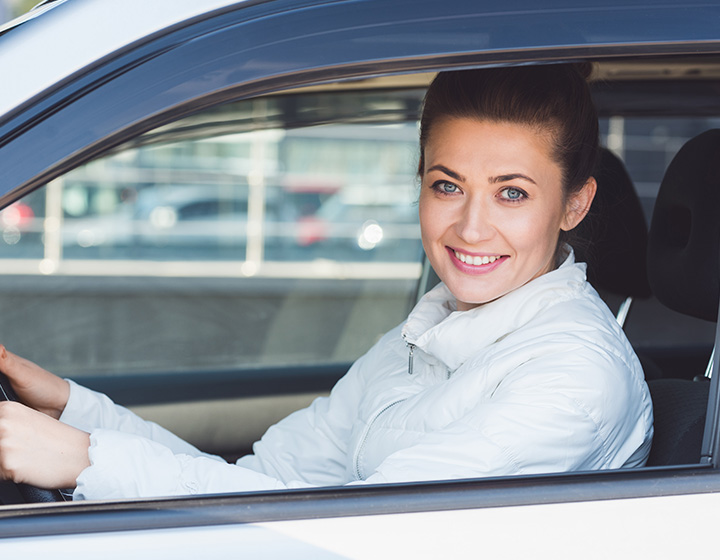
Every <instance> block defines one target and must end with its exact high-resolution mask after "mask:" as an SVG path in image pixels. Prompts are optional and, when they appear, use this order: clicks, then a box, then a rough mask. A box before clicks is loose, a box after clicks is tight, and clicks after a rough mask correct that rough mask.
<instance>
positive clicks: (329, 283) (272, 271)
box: [0, 89, 720, 376]
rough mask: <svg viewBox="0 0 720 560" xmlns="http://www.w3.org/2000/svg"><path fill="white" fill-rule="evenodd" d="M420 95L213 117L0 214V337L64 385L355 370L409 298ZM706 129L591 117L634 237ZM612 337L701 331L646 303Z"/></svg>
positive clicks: (325, 101)
mask: <svg viewBox="0 0 720 560" xmlns="http://www.w3.org/2000/svg"><path fill="white" fill-rule="evenodd" d="M422 95H423V91H422V90H418V89H407V90H398V91H380V90H377V91H374V90H368V91H337V92H333V93H305V94H302V93H297V94H293V95H278V96H270V97H267V98H262V99H255V100H248V101H241V102H235V103H230V104H226V105H223V106H220V107H216V108H212V109H210V110H206V111H203V112H200V113H197V114H195V115H191V116H189V117H187V118H184V119H181V120H179V121H177V122H174V123H171V124H169V125H167V126H164V127H161V128H158V129H156V130H153V131H151V132H149V133H147V134H144V135H142V136H140V137H138V138H135V139H133V140H132V141H130V142H128V143H127V144H125V145H123V146H119V147H117V148H115V149H114V150H113V151H112V152H111V153H108V154H106V155H105V156H104V157H102V158H100V159H97V160H95V161H92V162H89V163H87V164H86V165H83V166H81V167H79V168H77V169H75V170H73V171H71V172H70V173H68V174H66V175H65V176H63V177H60V178H58V179H56V180H54V181H53V182H52V183H50V184H48V185H46V186H45V187H43V188H41V189H38V190H37V191H35V192H33V193H31V194H29V195H28V196H26V197H25V198H23V199H22V200H21V201H19V202H16V203H15V204H13V205H12V206H10V207H8V208H6V209H5V210H3V211H2V212H0V263H1V266H2V270H3V274H1V275H0V312H2V313H3V318H4V320H5V324H7V325H12V327H13V328H12V329H7V330H6V333H5V334H4V339H3V341H2V342H3V343H4V344H7V345H8V347H10V348H11V349H13V350H15V351H16V352H18V353H20V354H22V355H27V356H28V357H31V358H32V359H34V360H36V361H38V362H39V363H41V364H43V365H45V366H46V367H48V368H50V369H53V370H54V371H57V372H58V373H60V374H64V375H72V376H82V375H92V374H102V375H105V374H107V375H112V374H125V373H150V372H172V371H183V370H185V371H198V370H211V369H212V370H218V369H235V368H245V367H256V366H272V365H293V364H295V365H300V364H302V365H309V364H324V363H334V362H350V361H352V360H354V359H355V358H357V357H358V356H359V355H361V354H362V353H363V352H364V351H365V350H367V349H368V348H369V347H370V346H371V345H372V344H373V343H374V342H375V341H376V340H377V339H378V337H379V336H381V335H382V334H383V333H384V332H386V331H387V330H388V329H390V328H392V327H393V326H395V325H396V324H398V323H399V322H400V321H402V320H403V318H404V317H405V316H406V314H407V311H408V310H409V308H410V307H411V305H412V303H413V300H414V295H415V286H416V282H417V279H418V278H419V275H420V271H421V261H422V248H421V244H420V241H419V226H418V222H417V204H416V199H417V195H418V190H417V189H418V185H417V178H416V168H417V161H418V154H417V119H418V114H419V107H420V104H421V100H422ZM719 125H720V119H717V118H692V117H678V116H674V117H628V116H605V117H603V118H602V119H601V132H602V141H603V144H604V145H606V146H608V147H609V148H610V149H611V150H613V151H614V152H615V153H616V154H618V155H619V156H620V157H621V158H622V159H623V160H624V161H625V164H626V166H627V169H628V171H629V173H630V175H631V177H632V178H633V180H634V183H635V186H636V189H637V190H638V193H639V195H640V198H641V201H642V203H643V207H644V209H645V213H646V217H647V220H648V224H649V223H650V219H651V215H652V208H653V205H654V200H655V197H656V195H657V191H658V188H659V185H660V181H661V179H662V176H663V173H664V171H665V169H666V167H667V165H668V164H669V163H670V161H671V159H672V157H673V156H674V154H675V153H676V152H677V150H678V149H679V148H680V146H682V144H683V143H684V142H685V141H686V140H687V139H689V138H691V137H692V136H694V135H696V134H698V133H699V132H702V131H703V130H707V129H709V128H715V127H718V126H719ZM611 307H612V305H611ZM626 332H627V333H628V336H629V337H630V339H631V342H632V343H633V344H634V345H635V346H636V348H643V347H655V348H661V347H678V346H684V347H688V348H690V347H698V346H701V347H706V346H708V347H709V346H712V340H713V325H711V324H709V323H706V322H703V321H696V320H693V319H690V318H687V317H684V316H681V315H678V314H675V313H673V312H671V311H669V310H667V309H665V308H664V307H663V306H661V305H660V304H659V303H658V302H657V301H655V300H654V299H653V298H651V299H650V300H647V301H636V302H635V304H634V306H633V311H632V313H631V316H630V317H629V319H628V321H627V323H626ZM38 340H42V341H43V343H42V344H38Z"/></svg>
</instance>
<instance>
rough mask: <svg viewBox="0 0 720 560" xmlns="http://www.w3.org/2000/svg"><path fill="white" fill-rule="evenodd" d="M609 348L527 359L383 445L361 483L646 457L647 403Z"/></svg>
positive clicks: (546, 469)
mask: <svg viewBox="0 0 720 560" xmlns="http://www.w3.org/2000/svg"><path fill="white" fill-rule="evenodd" d="M644 388H645V384H644V381H642V380H638V379H636V376H634V375H632V374H631V373H630V371H629V370H628V368H627V366H625V365H624V364H622V363H620V362H619V361H618V360H617V359H615V358H614V357H613V356H611V355H608V354H603V353H602V352H598V353H594V354H593V355H592V359H588V356H587V354H586V355H585V356H584V357H578V356H572V355H568V354H567V353H565V354H562V353H558V354H556V355H552V354H546V355H544V356H543V357H542V358H540V359H536V360H529V361H528V362H526V363H524V364H523V365H522V366H520V367H519V368H518V369H517V370H515V371H514V372H513V373H511V374H510V375H509V376H508V377H507V378H506V379H505V380H504V381H503V382H502V383H501V384H500V385H499V386H498V387H497V389H496V390H495V391H494V393H493V395H492V397H491V398H490V399H488V400H486V401H484V402H481V403H478V404H477V405H476V406H474V407H472V408H471V409H469V410H468V411H467V412H466V413H465V414H463V415H462V416H461V417H459V418H457V419H456V420H454V421H452V422H450V423H449V424H448V425H446V426H444V427H442V428H441V429H438V430H434V431H429V432H428V433H426V434H424V435H423V436H421V437H420V438H418V439H417V440H416V442H415V443H414V444H413V445H410V446H408V447H405V448H403V449H400V450H398V451H396V452H394V453H392V454H391V455H389V456H388V457H387V458H386V459H385V460H384V461H383V462H382V463H380V465H378V466H377V467H376V468H375V470H374V472H372V473H370V474H369V476H368V477H367V478H366V479H365V480H364V481H362V482H361V483H366V484H373V483H386V482H410V481H423V480H441V479H459V478H474V477H487V476H507V475H523V474H536V473H553V472H567V471H581V470H596V469H609V468H621V467H623V466H627V465H629V464H630V463H631V462H632V461H636V460H638V458H639V462H640V464H642V463H644V460H645V459H646V458H647V454H648V453H649V448H650V442H651V438H652V405H651V403H650V398H649V394H648V392H647V390H643V389H644Z"/></svg>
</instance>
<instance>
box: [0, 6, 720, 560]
mask: <svg viewBox="0 0 720 560" xmlns="http://www.w3.org/2000/svg"><path fill="white" fill-rule="evenodd" d="M718 21H720V2H717V1H708V2H701V3H697V4H693V5H682V4H679V3H677V2H670V1H668V0H652V1H650V0H635V1H633V2H628V1H627V0H604V1H603V2H600V1H598V0H582V1H581V0H577V1H576V2H567V1H566V0H544V1H543V2H541V3H538V2H529V1H525V0H523V1H519V2H516V3H514V4H512V5H511V4H508V3H507V2H499V1H497V0H482V1H478V0H448V1H446V2H431V1H427V0H412V1H410V0H390V1H388V0H384V1H380V0H336V1H329V0H267V1H263V2H255V1H251V0H247V1H238V0H206V1H204V2H196V1H192V0H154V2H152V3H147V2H144V1H141V0H125V1H124V2H122V3H118V2H112V1H110V0H54V1H46V2H43V3H42V4H40V5H39V6H38V8H36V9H35V10H33V11H31V12H29V13H28V14H27V15H26V16H23V17H21V18H19V19H18V20H15V21H13V22H10V23H9V24H7V25H5V26H3V27H0V75H2V76H3V87H2V88H0V169H2V179H0V208H5V210H4V211H3V212H5V213H4V214H2V215H1V216H0V221H2V224H5V226H3V227H7V223H8V222H12V221H13V220H14V219H16V218H17V220H18V221H17V223H16V224H15V225H14V227H15V228H16V230H3V231H11V233H12V235H10V236H9V237H8V238H7V239H10V240H11V241H12V240H15V242H14V243H8V241H7V239H5V242H4V243H1V242H0V310H1V311H2V317H3V325H4V328H3V329H2V335H1V337H2V340H0V342H1V343H3V344H5V345H7V346H8V348H10V349H12V350H13V351H15V352H17V353H19V354H21V355H24V356H27V357H28V358H30V359H32V360H34V361H36V362H38V363H40V364H41V365H43V366H44V367H46V368H48V369H50V370H51V371H54V372H56V373H58V374H61V375H64V376H68V377H72V378H73V379H76V380H78V381H80V382H82V383H83V384H85V385H87V386H89V387H91V388H94V389H98V390H101V391H103V392H106V393H107V394H109V395H110V396H111V397H112V398H113V399H114V400H116V401H117V402H119V403H121V404H123V405H126V406H129V407H131V408H132V409H133V410H135V411H136V412H138V413H139V414H140V415H141V416H143V417H146V418H148V419H151V420H154V421H157V422H159V423H160V424H162V425H164V426H166V427H167V428H169V429H171V430H172V431H174V432H175V433H178V434H179V435H181V436H182V437H184V438H186V439H187V440H189V441H191V442H192V443H194V444H196V445H198V446H199V447H201V448H202V449H204V450H207V451H209V452H213V453H218V454H221V455H223V456H224V457H226V458H227V459H229V460H232V459H234V458H236V457H238V456H241V455H243V454H245V453H247V452H248V450H249V448H250V446H251V444H252V442H253V441H255V440H256V439H257V438H258V437H259V436H260V435H261V434H262V433H263V432H264V430H265V429H267V427H268V426H270V425H271V424H273V423H274V422H276V421H277V420H279V419H280V418H282V417H284V416H286V415H287V414H289V413H290V412H292V411H294V410H297V409H299V408H301V407H303V406H305V405H307V404H308V403H309V402H311V401H312V400H313V399H314V398H315V397H316V396H318V395H323V394H327V392H328V391H329V390H330V388H331V387H332V386H333V384H334V383H335V382H336V381H337V380H338V379H339V378H340V377H341V376H342V375H343V374H344V373H345V371H346V370H347V368H348V366H349V364H350V363H352V361H353V360H355V359H356V358H357V357H358V356H360V355H361V354H362V353H363V352H365V351H366V350H367V349H368V348H369V347H370V346H372V344H374V343H375V342H376V341H377V339H378V337H380V336H381V335H382V334H383V333H384V332H386V331H387V330H389V329H390V328H392V327H394V326H395V325H397V324H398V323H399V322H400V321H402V320H403V318H404V317H405V316H406V314H407V312H408V310H409V308H410V307H411V306H412V305H413V304H414V302H415V301H416V300H417V298H418V296H419V295H422V294H423V293H424V292H425V291H426V290H427V289H428V288H429V287H430V286H431V285H432V284H433V282H434V281H436V278H434V274H433V271H432V270H431V268H430V267H429V265H428V263H427V262H425V261H424V260H423V259H422V256H421V252H420V251H419V245H418V244H417V243H419V242H418V241H417V239H416V240H415V242H416V245H415V247H417V248H418V250H417V251H415V250H414V249H413V250H409V249H408V250H401V251H398V252H390V253H387V254H384V253H382V252H380V251H379V249H380V248H381V245H380V242H381V241H382V240H383V239H385V238H383V239H381V238H380V237H379V235H380V232H382V234H383V236H384V235H385V233H386V232H391V231H393V229H394V228H395V227H396V226H397V227H398V228H400V229H398V231H401V232H402V233H401V234H399V236H398V239H402V241H403V243H405V242H407V241H408V240H407V239H405V237H404V236H405V235H406V233H405V232H406V231H407V228H406V227H405V226H407V225H408V224H407V223H406V222H405V217H404V216H403V215H402V214H400V215H398V214H395V217H394V218H393V216H392V213H390V218H391V219H395V220H397V223H396V224H392V225H388V226H387V227H386V226H385V224H384V223H383V224H382V228H381V230H378V229H377V228H371V229H368V230H366V231H367V234H368V236H369V237H367V238H366V239H365V240H364V241H362V243H366V244H367V245H368V246H369V245H370V244H372V243H374V242H377V249H378V251H377V255H378V256H377V258H372V259H369V258H367V257H366V254H369V253H370V252H371V251H363V250H362V249H363V248H362V247H353V246H352V243H351V244H350V246H346V247H345V249H346V250H342V251H341V250H340V249H338V247H342V245H343V244H342V243H339V244H338V245H337V246H334V247H333V249H332V251H329V250H328V251H323V250H322V247H323V243H324V240H323V243H319V242H318V240H319V239H320V238H323V237H324V236H325V235H328V234H329V235H331V236H335V235H340V236H341V237H342V236H344V237H345V238H347V237H348V235H350V234H347V235H346V234H344V233H341V232H340V233H338V232H334V233H333V232H332V229H333V228H326V227H319V228H317V227H316V228H315V229H314V230H313V227H314V226H317V224H318V222H320V220H321V219H322V217H323V214H324V212H326V211H325V210H322V211H321V209H322V208H332V207H333V206H334V205H335V204H336V202H333V201H341V200H343V197H345V198H344V200H345V201H346V202H345V205H346V206H347V205H348V204H347V200H350V198H349V197H351V195H353V194H356V193H358V192H359V191H360V192H362V193H363V195H362V196H363V197H365V196H366V193H369V192H371V191H373V190H377V191H380V192H381V193H382V194H380V193H375V192H373V196H375V195H377V198H376V202H375V203H374V204H375V206H378V205H380V206H387V205H388V204H387V201H389V200H398V201H400V200H401V201H403V203H409V204H413V202H412V201H413V193H414V192H416V189H417V182H416V177H415V172H416V169H417V163H418V155H417V146H416V143H417V139H416V134H417V119H418V115H419V110H420V107H421V104H422V99H423V93H424V91H425V89H426V88H427V85H428V84H429V82H430V81H431V80H432V78H433V76H434V75H435V74H436V73H437V72H439V71H442V70H446V69H458V68H475V67H483V66H505V65H521V64H522V65H525V64H553V63H557V62H562V61H589V62H591V63H592V64H593V66H594V79H593V81H592V83H591V86H592V90H593V95H594V97H595V101H596V104H597V106H598V110H599V113H600V116H601V135H602V140H603V144H604V146H605V147H606V148H607V150H606V151H605V152H604V158H605V157H607V158H609V159H608V160H607V163H605V164H603V167H602V168H599V170H598V176H599V177H605V179H599V183H600V185H601V189H600V191H599V192H603V189H602V186H603V185H607V186H608V187H607V189H605V192H607V193H608V196H607V198H605V199H604V200H603V201H602V204H600V206H598V208H597V209H595V207H594V211H595V213H596V214H597V218H596V226H597V228H596V231H597V232H598V234H597V235H598V237H597V240H596V243H595V244H594V246H590V247H588V248H587V250H586V251H585V257H586V258H587V260H588V264H589V274H590V277H591V279H593V281H594V283H595V285H596V287H597V288H598V290H599V291H600V292H601V294H602V295H603V297H604V298H606V301H607V302H608V305H609V306H610V307H611V309H613V311H615V312H617V314H618V320H619V321H621V322H622V323H623V325H624V328H625V331H626V333H627V335H628V338H629V339H630V341H631V343H632V344H633V346H634V348H635V349H636V351H637V353H638V355H639V356H640V358H641V360H642V362H643V366H644V369H645V372H646V378H647V380H648V384H649V386H650V387H651V391H652V395H653V401H654V408H655V441H654V443H653V450H652V452H651V459H650V462H649V464H648V466H646V467H642V468H637V469H620V470H614V471H602V472H576V473H561V474H552V473H551V474H544V475H532V476H511V477H493V478H478V479H468V480H445V481H426V482H421V483H403V484H385V485H372V486H353V485H350V486H346V487H326V488H313V489H302V490H286V491H268V492H245V493H227V494H221V495H220V494H219V495H199V496H187V497H185V496H184V497H173V498H157V499H140V500H112V501H98V502H70V501H66V500H65V499H64V498H63V495H62V493H60V494H57V493H54V494H51V495H47V494H46V493H40V494H38V493H34V491H32V490H31V489H28V488H25V487H16V485H13V484H9V483H3V484H1V485H0V500H1V501H2V504H3V505H1V506H0V551H2V552H4V553H6V554H9V555H14V557H21V555H24V556H25V557H30V558H32V557H39V556H40V555H41V554H47V555H50V554H52V555H53V556H54V557H55V558H65V557H68V558H69V557H73V558H77V557H90V556H92V557H96V556H98V555H101V556H102V557H104V558H126V557H128V556H131V555H134V556H136V557H138V558H149V557H153V558H155V557H173V558H195V557H198V556H200V555H202V554H215V553H224V554H230V555H233V556H249V557H262V558H280V557H297V558H387V557H405V556H410V557H418V558H434V557H438V556H448V557H456V558H470V557H473V558H474V557H477V556H480V555H483V554H486V555H493V556H504V557H521V556H522V557H525V556H530V555H538V554H548V555H549V554H552V555H554V556H557V557H576V556H584V557H590V558H594V557H598V558H599V557H603V558H604V557H608V556H620V557H629V556H634V557H648V556H655V557H675V556H680V555H692V554H706V555H707V554H712V550H714V549H715V547H714V542H713V540H712V538H711V537H709V534H710V533H709V529H706V528H703V527H704V526H703V523H704V522H707V523H708V524H709V525H711V523H712V521H711V520H712V518H713V515H714V513H715V512H716V511H718V508H720V494H719V493H718V492H719V491H720V415H719V412H718V411H719V408H718V402H719V399H720V391H719V390H718V386H717V385H718V373H717V368H718V361H717V360H713V359H712V358H711V355H712V354H713V348H714V346H715V345H716V342H717V337H718V331H717V325H716V321H717V309H718V295H717V292H718V288H717V286H718V285H719V284H720V280H719V279H718V277H717V275H718V270H720V265H718V259H720V231H718V227H720V226H717V225H716V224H717V223H718V220H717V219H716V216H715V213H716V212H717V209H718V204H719V203H720V201H719V200H718V199H717V194H716V193H715V191H717V188H715V189H713V188H707V189H705V190H702V189H698V188H697V187H698V186H700V187H702V186H704V185H709V186H710V187H712V186H713V185H714V186H715V187H717V185H715V183H717V174H715V175H713V174H712V173H711V172H709V171H708V173H707V174H705V175H702V176H697V175H696V174H693V173H694V172H688V171H687V170H688V168H689V169H690V170H691V171H692V170H693V169H694V170H696V173H700V171H702V172H703V173H704V172H705V171H706V166H709V167H712V165H713V164H715V162H716V161H717V157H716V155H715V156H713V155H712V150H710V151H709V152H707V150H706V152H703V153H705V156H703V157H701V158H700V159H699V160H692V158H690V159H691V161H690V162H689V163H688V156H687V154H688V153H691V154H692V153H694V152H693V150H695V149H697V148H696V147H697V146H698V142H700V143H707V142H712V141H713V139H714V136H713V134H714V133H713V132H708V131H712V130H715V129H717V128H720V96H719V95H718V93H717V92H718V85H719V84H720V32H719V31H718V28H717V22H718ZM702 145H703V146H704V145H706V144H702ZM683 146H685V148H683ZM707 153H710V155H707ZM716 153H717V152H715V154H716ZM603 161H605V160H603ZM618 162H619V163H618ZM683 169H684V171H683ZM678 170H680V171H678ZM661 185H662V187H661ZM188 186H191V187H192V188H195V187H197V186H206V187H207V188H206V190H208V191H214V190H215V189H222V188H233V187H234V186H239V188H240V189H241V190H242V195H241V197H240V198H241V199H242V200H246V201H247V215H246V221H245V223H244V224H243V225H244V228H245V229H244V233H243V235H244V236H245V241H244V242H243V244H242V247H241V250H240V251H237V252H235V253H234V254H233V255H232V256H230V257H228V256H227V255H224V256H222V257H220V256H218V255H217V254H214V253H213V251H205V252H199V253H198V251H197V250H196V249H197V248H193V249H192V250H185V249H187V248H183V247H168V245H167V244H166V245H164V246H163V245H162V244H160V246H159V247H156V248H155V249H156V250H154V251H152V252H148V251H142V250H139V249H138V248H139V247H141V246H140V245H137V244H136V243H135V242H134V241H133V240H132V239H131V238H130V236H128V237H127V238H124V239H123V244H126V245H127V247H125V248H124V249H123V250H122V251H121V252H118V251H117V250H116V249H117V245H118V243H115V244H110V245H108V246H103V244H102V243H97V244H96V243H94V242H92V243H91V241H93V239H95V237H92V236H90V235H89V234H88V235H85V237H84V238H82V239H85V241H83V244H84V245H88V247H83V246H82V245H83V244H79V245H75V246H73V245H72V244H69V243H67V242H66V241H64V239H65V240H67V239H75V240H77V239H81V237H80V236H79V233H78V232H77V231H75V232H74V230H73V227H75V225H77V223H78V222H79V221H80V220H92V221H93V224H95V226H97V227H99V228H102V227H105V226H107V230H98V231H104V232H105V231H106V233H103V235H105V236H109V235H117V236H121V235H122V234H123V232H122V231H119V229H120V227H121V226H119V225H118V224H117V219H118V216H119V215H122V214H123V212H125V211H128V210H123V208H130V209H132V208H133V207H134V205H135V204H137V201H139V200H140V198H141V197H140V196H139V195H140V193H141V192H143V191H145V192H154V191H157V192H160V190H163V191H164V190H167V191H173V192H175V191H177V192H180V190H183V189H184V188H185V187H188ZM612 187H615V188H614V189H613V188H612ZM673 188H674V189H675V190H672V189H673ZM623 189H624V190H623ZM678 189H679V190H678ZM193 196H197V195H193ZM603 196H605V195H603ZM367 197H369V198H371V197H370V195H369V194H367ZM236 198H237V197H236ZM656 202H657V204H656ZM603 204H604V207H603ZM123 205H129V206H123ZM356 206H357V207H363V206H365V207H368V206H372V204H371V203H369V202H367V201H362V200H361V201H359V202H357V203H356ZM157 208H167V205H166V204H165V203H163V204H162V205H161V206H158V207H157ZM21 209H22V210H21ZM215 210H217V212H216V211H215ZM215 210H213V209H212V208H211V209H210V211H209V212H207V213H206V217H207V219H208V220H210V219H213V220H214V219H220V220H222V213H221V212H220V211H219V208H216V209H215ZM346 210H347V209H345V208H342V211H343V212H344V211H346ZM327 212H329V210H328V211H327ZM243 215H244V212H243ZM338 215H342V212H340V213H339V214H338ZM156 216H160V217H158V218H157V219H158V220H159V223H161V224H166V225H167V224H171V223H172V215H171V213H170V212H165V214H158V215H156ZM368 220H375V221H376V222H377V223H378V224H377V225H380V219H379V218H374V217H373V216H372V214H371V211H370V210H368V215H367V220H365V221H362V222H360V224H363V223H365V222H366V221H368ZM21 222H23V224H22V228H21V227H20V223H21ZM87 223H88V222H86V225H87ZM648 223H650V224H651V227H650V236H649V237H648V231H647V224H648ZM74 224H75V225H74ZM308 224H311V226H312V227H310V230H312V231H309V230H308V229H307V228H306V229H304V230H303V229H302V228H303V227H305V226H307V225H308ZM10 225H12V224H10ZM368 225H374V224H373V223H372V222H369V223H368ZM410 225H411V226H412V224H410ZM691 226H692V227H691ZM353 227H355V226H353ZM86 229H87V228H86ZM319 229H321V230H322V231H318V230H319ZM413 231H417V230H413ZM73 232H74V236H73ZM299 232H300V233H303V235H304V234H307V235H305V237H303V235H300V234H299ZM18 233H19V234H20V237H19V238H18ZM26 233H27V235H26ZM591 233H592V232H585V233H584V235H590V234H591ZM357 234H358V232H357V230H356V229H353V230H352V232H351V235H352V236H353V238H352V239H353V240H354V239H358V242H360V238H357V237H355V236H357ZM298 240H301V241H300V242H299V241H298ZM373 240H374V241H373ZM280 241H283V243H284V244H283V243H281V242H280ZM311 241H312V243H311ZM338 241H341V240H338ZM410 241H411V240H410ZM353 242H354V243H356V242H355V241H353ZM303 243H306V244H308V245H310V246H312V245H317V247H319V248H320V250H317V251H315V250H313V251H312V252H307V251H305V249H307V247H304V246H303ZM356 244H357V243H356ZM71 248H72V250H71ZM81 249H82V250H81ZM85 249H88V250H89V252H88V251H85ZM358 249H360V250H358ZM691 249H692V251H691ZM372 250H373V251H374V250H375V249H374V248H373V249H372ZM646 255H647V256H648V261H647V263H648V264H647V266H646V265H645V262H646ZM666 272H669V273H672V274H671V275H663V274H664V273H666ZM658 275H659V276H658ZM648 277H649V278H650V280H648ZM657 278H663V279H662V280H658V279H657ZM688 300H690V301H688ZM668 305H669V306H668ZM47 500H53V503H50V502H49V501H47ZM706 520H707V521H706Z"/></svg>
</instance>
